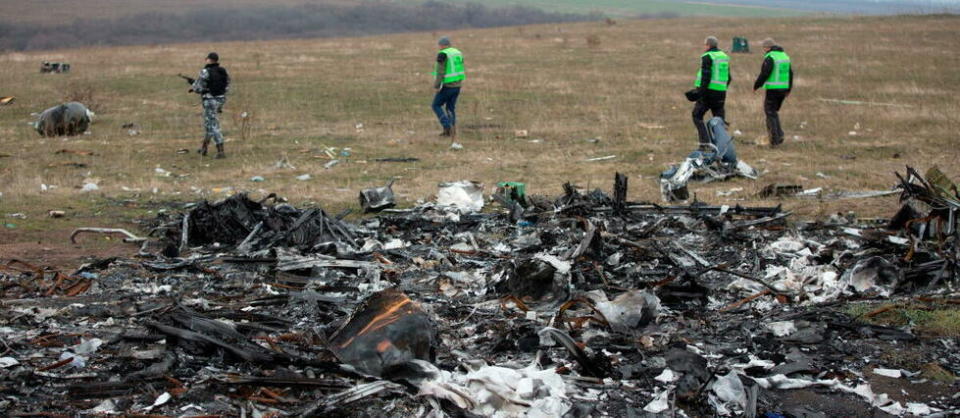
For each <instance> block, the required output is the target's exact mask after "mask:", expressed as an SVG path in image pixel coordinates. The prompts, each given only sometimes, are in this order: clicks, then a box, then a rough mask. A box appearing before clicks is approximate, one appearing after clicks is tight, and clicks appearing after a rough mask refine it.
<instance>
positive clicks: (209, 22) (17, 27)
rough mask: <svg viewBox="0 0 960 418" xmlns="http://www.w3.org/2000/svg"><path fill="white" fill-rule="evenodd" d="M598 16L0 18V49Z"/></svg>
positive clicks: (391, 6) (461, 10) (343, 8)
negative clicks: (44, 22) (49, 22)
mask: <svg viewBox="0 0 960 418" xmlns="http://www.w3.org/2000/svg"><path fill="white" fill-rule="evenodd" d="M599 19H602V16H601V15H599V14H587V15H584V14H567V13H548V12H544V11H542V10H539V9H534V8H529V7H506V8H491V7H486V6H483V5H480V4H475V3H468V4H463V5H461V4H451V3H443V2H437V1H428V2H426V3H420V4H409V3H408V4H402V3H387V2H363V3H360V4H357V5H335V4H306V5H302V6H294V7H291V6H263V7H244V8H228V9H210V10H194V11H184V12H181V13H143V14H136V15H131V16H126V17H121V18H116V19H78V20H75V21H74V22H73V23H71V24H67V25H58V26H38V25H31V24H23V23H15V22H0V49H2V50H17V51H24V50H39V49H55V48H71V47H79V46H89V45H141V44H164V43H174V42H198V41H244V40H269V39H290V38H315V37H332V36H359V35H375V34H384V33H395V32H407V31H429V30H443V29H461V28H486V27H496V26H511V25H523V24H534V23H555V22H573V21H584V20H599Z"/></svg>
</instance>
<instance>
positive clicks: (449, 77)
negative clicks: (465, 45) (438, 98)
mask: <svg viewBox="0 0 960 418" xmlns="http://www.w3.org/2000/svg"><path fill="white" fill-rule="evenodd" d="M440 53H441V54H444V55H446V56H447V61H446V66H445V67H444V70H445V71H444V72H443V83H444V84H447V83H456V82H458V81H463V80H465V79H466V78H467V72H466V70H465V69H464V67H463V53H462V52H460V50H459V49H456V48H453V47H450V48H445V49H442V50H441V51H440ZM439 64H440V63H435V64H433V68H434V70H433V75H434V76H436V75H437V70H438V68H437V66H438V65H439Z"/></svg>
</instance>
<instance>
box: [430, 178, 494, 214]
mask: <svg viewBox="0 0 960 418" xmlns="http://www.w3.org/2000/svg"><path fill="white" fill-rule="evenodd" d="M437 187H438V188H439V189H438V190H437V204H438V205H440V206H450V207H454V208H457V209H459V210H460V211H461V212H479V211H480V210H481V209H483V183H479V182H476V181H469V180H461V181H456V182H450V183H440V184H439V185H438V186H437Z"/></svg>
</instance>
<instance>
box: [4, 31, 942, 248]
mask: <svg viewBox="0 0 960 418" xmlns="http://www.w3.org/2000/svg"><path fill="white" fill-rule="evenodd" d="M958 24H960V18H958V17H955V16H928V17H882V18H796V19H765V20H760V19H729V20H722V21H720V22H719V23H718V22H717V20H716V19H712V20H709V21H708V20H699V19H681V20H642V21H618V22H617V23H616V24H615V25H607V24H604V23H583V24H573V25H565V26H556V25H544V26H528V27H516V28H506V29H492V30H465V31H460V32H455V33H452V38H453V40H454V42H455V43H456V45H458V46H459V47H460V48H462V49H463V50H464V51H465V54H466V57H467V66H468V71H469V79H468V80H467V83H466V87H465V88H464V90H463V95H462V96H461V101H460V105H459V120H460V123H459V128H460V131H461V142H462V143H463V145H464V147H465V149H463V150H460V151H454V150H450V149H449V142H448V141H446V140H442V139H439V138H438V137H437V133H438V131H439V128H438V125H437V123H436V121H435V118H434V116H433V114H432V112H431V111H430V109H429V107H428V105H429V102H430V100H431V98H432V90H431V88H430V77H429V75H428V74H429V71H430V66H431V61H432V59H433V57H434V54H435V47H434V44H435V40H436V37H437V36H438V34H435V33H418V34H403V35H395V36H384V37H367V38H359V39H324V40H298V41H275V42H262V43H224V44H196V45H166V46H145V47H124V48H90V49H82V50H66V51H51V52H32V53H7V54H3V55H0V78H2V79H3V80H4V83H3V85H2V86H0V89H2V91H0V96H10V95H12V96H16V97H17V99H16V101H15V102H14V103H13V104H11V105H8V106H3V107H0V179H2V182H0V192H2V193H3V195H2V197H0V217H2V218H0V221H2V223H4V224H13V225H15V227H10V228H6V227H0V258H2V257H4V256H8V257H9V256H11V254H14V255H15V254H19V255H21V256H27V257H30V256H32V255H34V254H33V251H40V250H42V249H44V248H51V247H50V246H51V245H54V243H60V242H61V241H62V240H63V237H64V236H65V235H66V233H67V232H69V230H70V228H72V227H74V226H78V225H86V226H123V227H130V226H131V225H130V220H131V219H133V218H135V217H137V216H152V214H153V213H155V210H157V209H158V208H162V207H166V206H167V204H166V203H165V202H170V201H180V202H185V201H194V200H198V199H202V198H219V197H222V196H225V195H227V194H228V193H232V192H234V191H242V190H246V191H252V192H254V193H264V192H268V191H272V192H277V193H279V194H280V195H282V196H286V197H288V198H289V199H290V200H291V201H292V202H294V203H297V204H303V203H305V202H313V203H314V204H318V205H322V206H323V207H325V208H328V209H329V210H332V211H333V210H339V209H342V208H346V207H356V206H357V204H356V198H357V193H358V191H359V190H360V189H361V188H365V187H371V186H377V185H381V184H383V183H385V182H387V181H388V180H389V179H391V178H397V182H396V184H395V186H394V189H395V190H396V192H397V193H398V195H399V198H400V201H401V205H404V206H409V205H412V204H414V203H415V202H416V201H418V200H421V199H423V200H429V199H431V198H432V196H433V194H434V192H435V190H436V184H437V183H438V182H441V181H449V180H459V179H472V180H478V181H482V182H483V183H485V184H486V185H487V186H488V190H490V188H492V186H493V185H494V184H495V183H496V182H498V181H522V182H526V183H528V185H529V186H528V190H529V191H530V192H531V193H535V194H549V195H556V194H559V193H560V191H561V184H562V183H563V182H565V181H571V182H574V183H576V184H578V185H580V186H583V187H589V188H596V187H600V188H603V189H605V190H609V188H610V186H611V183H612V178H613V175H614V173H615V172H617V171H620V172H624V173H626V174H627V175H629V176H630V186H631V187H630V194H629V198H630V199H631V200H634V201H643V200H646V201H657V200H659V193H658V189H657V186H656V178H657V175H658V173H660V172H661V171H662V170H664V169H665V168H666V167H667V166H668V165H669V164H671V163H676V162H678V161H680V160H681V159H682V158H683V157H684V155H685V154H686V153H687V152H689V151H690V150H691V149H693V148H694V147H695V143H696V136H695V131H694V129H693V127H692V125H691V123H690V116H689V115H690V109H691V104H690V103H688V102H686V101H685V99H684V98H683V96H682V92H683V91H685V90H687V89H688V88H690V86H691V84H692V82H693V78H694V75H695V72H696V66H697V63H698V58H697V57H698V56H699V54H700V48H701V47H700V44H701V42H702V39H703V37H704V36H705V35H708V34H716V35H717V36H719V37H720V38H721V39H722V40H723V46H724V47H728V46H729V39H730V38H731V37H733V36H737V35H742V36H747V37H749V38H750V39H752V40H754V41H755V42H756V41H759V40H760V39H762V38H763V37H765V36H768V35H772V36H774V37H776V38H777V39H778V40H779V41H781V43H782V44H783V45H784V47H785V48H786V49H787V51H788V52H789V53H790V54H791V56H792V57H793V59H794V61H795V63H796V68H797V72H798V77H799V78H798V82H797V87H796V90H795V92H794V94H793V95H792V96H791V97H790V98H789V99H788V100H787V102H786V103H785V106H784V109H783V111H782V114H781V115H782V119H783V122H784V129H785V130H786V132H787V137H788V140H787V142H786V144H785V145H784V146H783V147H781V148H779V149H776V150H771V149H769V148H765V147H760V146H757V145H755V144H754V139H755V138H756V137H758V136H760V135H762V132H763V131H762V130H763V114H762V111H761V100H762V99H761V98H762V96H759V95H757V96H755V95H753V94H752V92H751V90H750V88H751V86H752V81H753V78H754V77H755V75H756V72H757V71H758V70H759V66H760V62H761V55H760V54H759V53H756V52H755V53H752V54H740V55H733V57H732V74H733V77H734V83H733V87H732V90H731V91H730V93H729V96H728V100H727V113H728V118H729V119H730V121H731V122H732V124H733V126H732V128H731V129H736V130H740V131H742V133H743V135H742V136H741V137H740V138H739V144H738V152H739V154H740V156H741V158H742V159H744V160H745V161H747V162H749V163H750V164H752V165H754V166H755V167H757V168H759V169H760V170H761V171H762V172H763V175H762V177H761V178H760V180H758V181H749V180H736V181H730V182H725V183H718V184H710V185H703V186H699V185H698V186H694V187H693V191H694V192H696V195H697V197H698V198H699V199H701V200H704V201H707V202H710V203H716V204H743V205H771V204H778V203H783V204H784V206H785V207H786V208H787V209H790V210H794V211H796V212H797V213H798V216H799V217H804V218H812V217H819V216H823V215H826V214H830V213H835V212H846V211H850V210H853V211H856V212H857V213H859V214H860V215H862V216H890V215H892V214H893V212H894V211H895V209H896V207H897V204H896V198H895V197H888V198H878V199H868V200H841V201H830V200H824V201H818V200H799V199H788V200H784V201H782V202H781V201H764V200H759V199H757V198H756V197H755V194H756V192H758V191H759V190H760V189H761V188H762V187H763V186H764V185H766V184H769V183H794V184H801V185H803V186H804V187H807V188H813V187H823V188H824V189H825V191H827V192H830V191H859V190H877V189H889V188H890V187H891V185H892V184H893V183H894V180H895V177H894V176H893V172H894V171H897V170H900V171H902V170H903V167H904V165H908V164H909V165H912V166H916V167H918V168H920V169H921V170H923V169H925V168H927V167H929V166H932V165H939V166H940V167H941V168H942V169H943V170H944V171H945V172H946V173H947V174H948V175H949V176H951V177H952V178H954V179H960V165H958V164H957V162H956V161H957V160H958V157H960V152H958V148H957V134H956V132H957V126H958V122H960V116H958V102H957V100H956V97H955V93H954V92H952V89H951V88H950V87H949V86H954V85H957V84H958V82H960V73H957V72H956V71H952V70H950V68H952V67H951V66H952V64H953V63H954V62H955V59H954V58H953V56H952V55H950V54H949V53H948V51H950V49H951V48H952V47H953V45H954V44H956V43H957V41H960V32H957V31H956V27H957V26H958ZM210 50H216V51H218V52H219V53H220V54H221V57H222V58H223V59H222V61H223V64H224V66H226V67H227V68H228V69H229V70H230V72H231V74H232V76H233V80H234V86H233V92H232V95H231V96H230V98H229V101H228V103H227V106H226V109H225V113H224V114H223V116H222V119H223V124H224V130H225V132H226V136H227V138H228V142H227V151H228V153H229V158H228V159H226V160H213V159H209V158H200V157H198V156H197V154H196V153H194V152H192V150H193V149H195V148H196V146H197V145H198V143H199V140H200V138H201V137H202V131H201V126H200V123H201V119H200V107H199V104H198V99H197V97H196V96H195V95H191V94H188V93H187V91H186V90H187V86H186V83H185V82H184V81H183V80H181V79H179V78H177V77H176V74H177V73H178V72H184V73H188V74H191V75H192V74H195V73H196V71H197V70H198V68H199V67H200V66H201V65H202V61H203V57H204V56H205V54H206V53H207V52H208V51H210ZM44 60H59V61H67V62H70V63H72V64H73V72H72V73H70V74H61V75H43V74H40V73H39V72H38V67H39V63H40V62H41V61H44ZM70 99H81V100H82V101H84V102H86V103H87V104H89V105H90V106H91V107H92V108H93V110H94V111H96V113H97V118H96V120H95V122H94V124H93V125H92V127H91V133H90V134H89V135H83V136H78V137H73V138H40V137H39V136H38V135H37V134H36V132H34V131H33V130H32V129H31V128H30V127H29V126H28V122H30V121H31V120H32V119H33V117H32V116H31V113H32V112H39V111H41V110H43V109H45V108H47V107H50V106H53V105H55V104H58V103H61V102H62V101H65V100H70ZM823 99H831V100H832V99H841V100H856V101H863V102H873V103H882V104H890V105H864V104H842V103H835V102H829V101H824V100H823ZM242 112H247V113H248V114H249V115H251V116H250V118H249V119H248V132H247V134H246V135H241V122H242V119H241V117H240V115H241V113H242ZM127 123H134V124H137V125H138V126H139V130H140V131H141V133H140V134H139V135H136V136H131V135H129V134H128V129H125V128H122V126H123V125H124V124H127ZM518 130H526V131H528V132H529V135H528V136H527V137H517V135H516V131H518ZM851 133H855V134H851ZM590 139H599V141H590ZM328 148H334V150H332V153H333V154H334V155H339V154H340V153H341V151H342V149H343V148H350V150H349V154H350V155H349V157H347V158H341V160H342V161H341V162H340V163H339V164H338V165H335V166H333V167H331V168H329V169H325V168H324V165H325V164H326V163H328V162H329V161H330V157H329V156H328V153H327V152H325V150H327V149H328ZM63 149H67V150H75V151H90V152H93V153H94V155H92V156H88V155H75V154H71V153H57V151H59V150H63ZM181 149H187V150H190V151H191V152H189V153H185V154H181V153H178V152H177V151H178V150H181ZM609 155H613V156H615V158H613V159H610V160H604V161H598V162H588V161H586V160H587V159H589V158H593V157H603V156H609ZM387 157H414V158H419V159H420V161H418V162H413V163H387V162H376V161H375V159H377V158H387ZM280 160H285V161H287V162H288V163H289V165H282V164H281V165H278V164H277V162H278V161H280ZM291 166H292V167H294V168H291ZM158 169H159V171H158ZM167 173H170V174H167ZM302 174H310V175H311V176H312V178H311V179H310V180H308V181H298V180H296V177H297V176H300V175H302ZM252 176H263V177H264V178H265V180H266V181H264V182H251V181H250V180H249V179H250V178H251V177H252ZM86 182H95V183H97V184H98V185H99V188H100V189H99V190H98V191H95V192H90V193H84V192H81V191H80V187H81V186H82V185H83V184H84V183H86ZM42 185H47V190H46V191H42V190H41V188H42ZM49 186H54V187H53V188H50V187H49ZM731 188H742V191H739V192H736V193H733V194H732V195H730V196H726V197H720V196H718V194H717V192H718V191H726V190H729V189H731ZM54 209H56V210H65V211H66V212H67V216H66V217H65V218H61V219H48V218H47V217H46V214H47V211H48V210H54ZM11 213H23V214H25V215H26V217H27V219H19V218H11V217H6V215H7V214H11ZM21 244H22V245H21ZM27 244H29V245H27ZM82 251H88V248H83V249H82ZM4 253H6V254H4Z"/></svg>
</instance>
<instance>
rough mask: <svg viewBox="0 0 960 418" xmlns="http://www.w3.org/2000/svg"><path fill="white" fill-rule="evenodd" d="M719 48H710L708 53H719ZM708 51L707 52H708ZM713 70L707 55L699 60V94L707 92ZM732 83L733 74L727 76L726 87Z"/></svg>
mask: <svg viewBox="0 0 960 418" xmlns="http://www.w3.org/2000/svg"><path fill="white" fill-rule="evenodd" d="M719 50H720V48H717V47H713V48H710V51H719ZM710 51H708V52H710ZM712 70H713V58H710V56H709V55H704V56H703V57H702V58H700V92H701V93H705V92H706V91H707V86H709V85H710V78H711V77H712V76H713V74H711V71H712ZM731 81H733V74H729V75H728V76H727V85H728V86H729V85H730V82H731Z"/></svg>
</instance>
